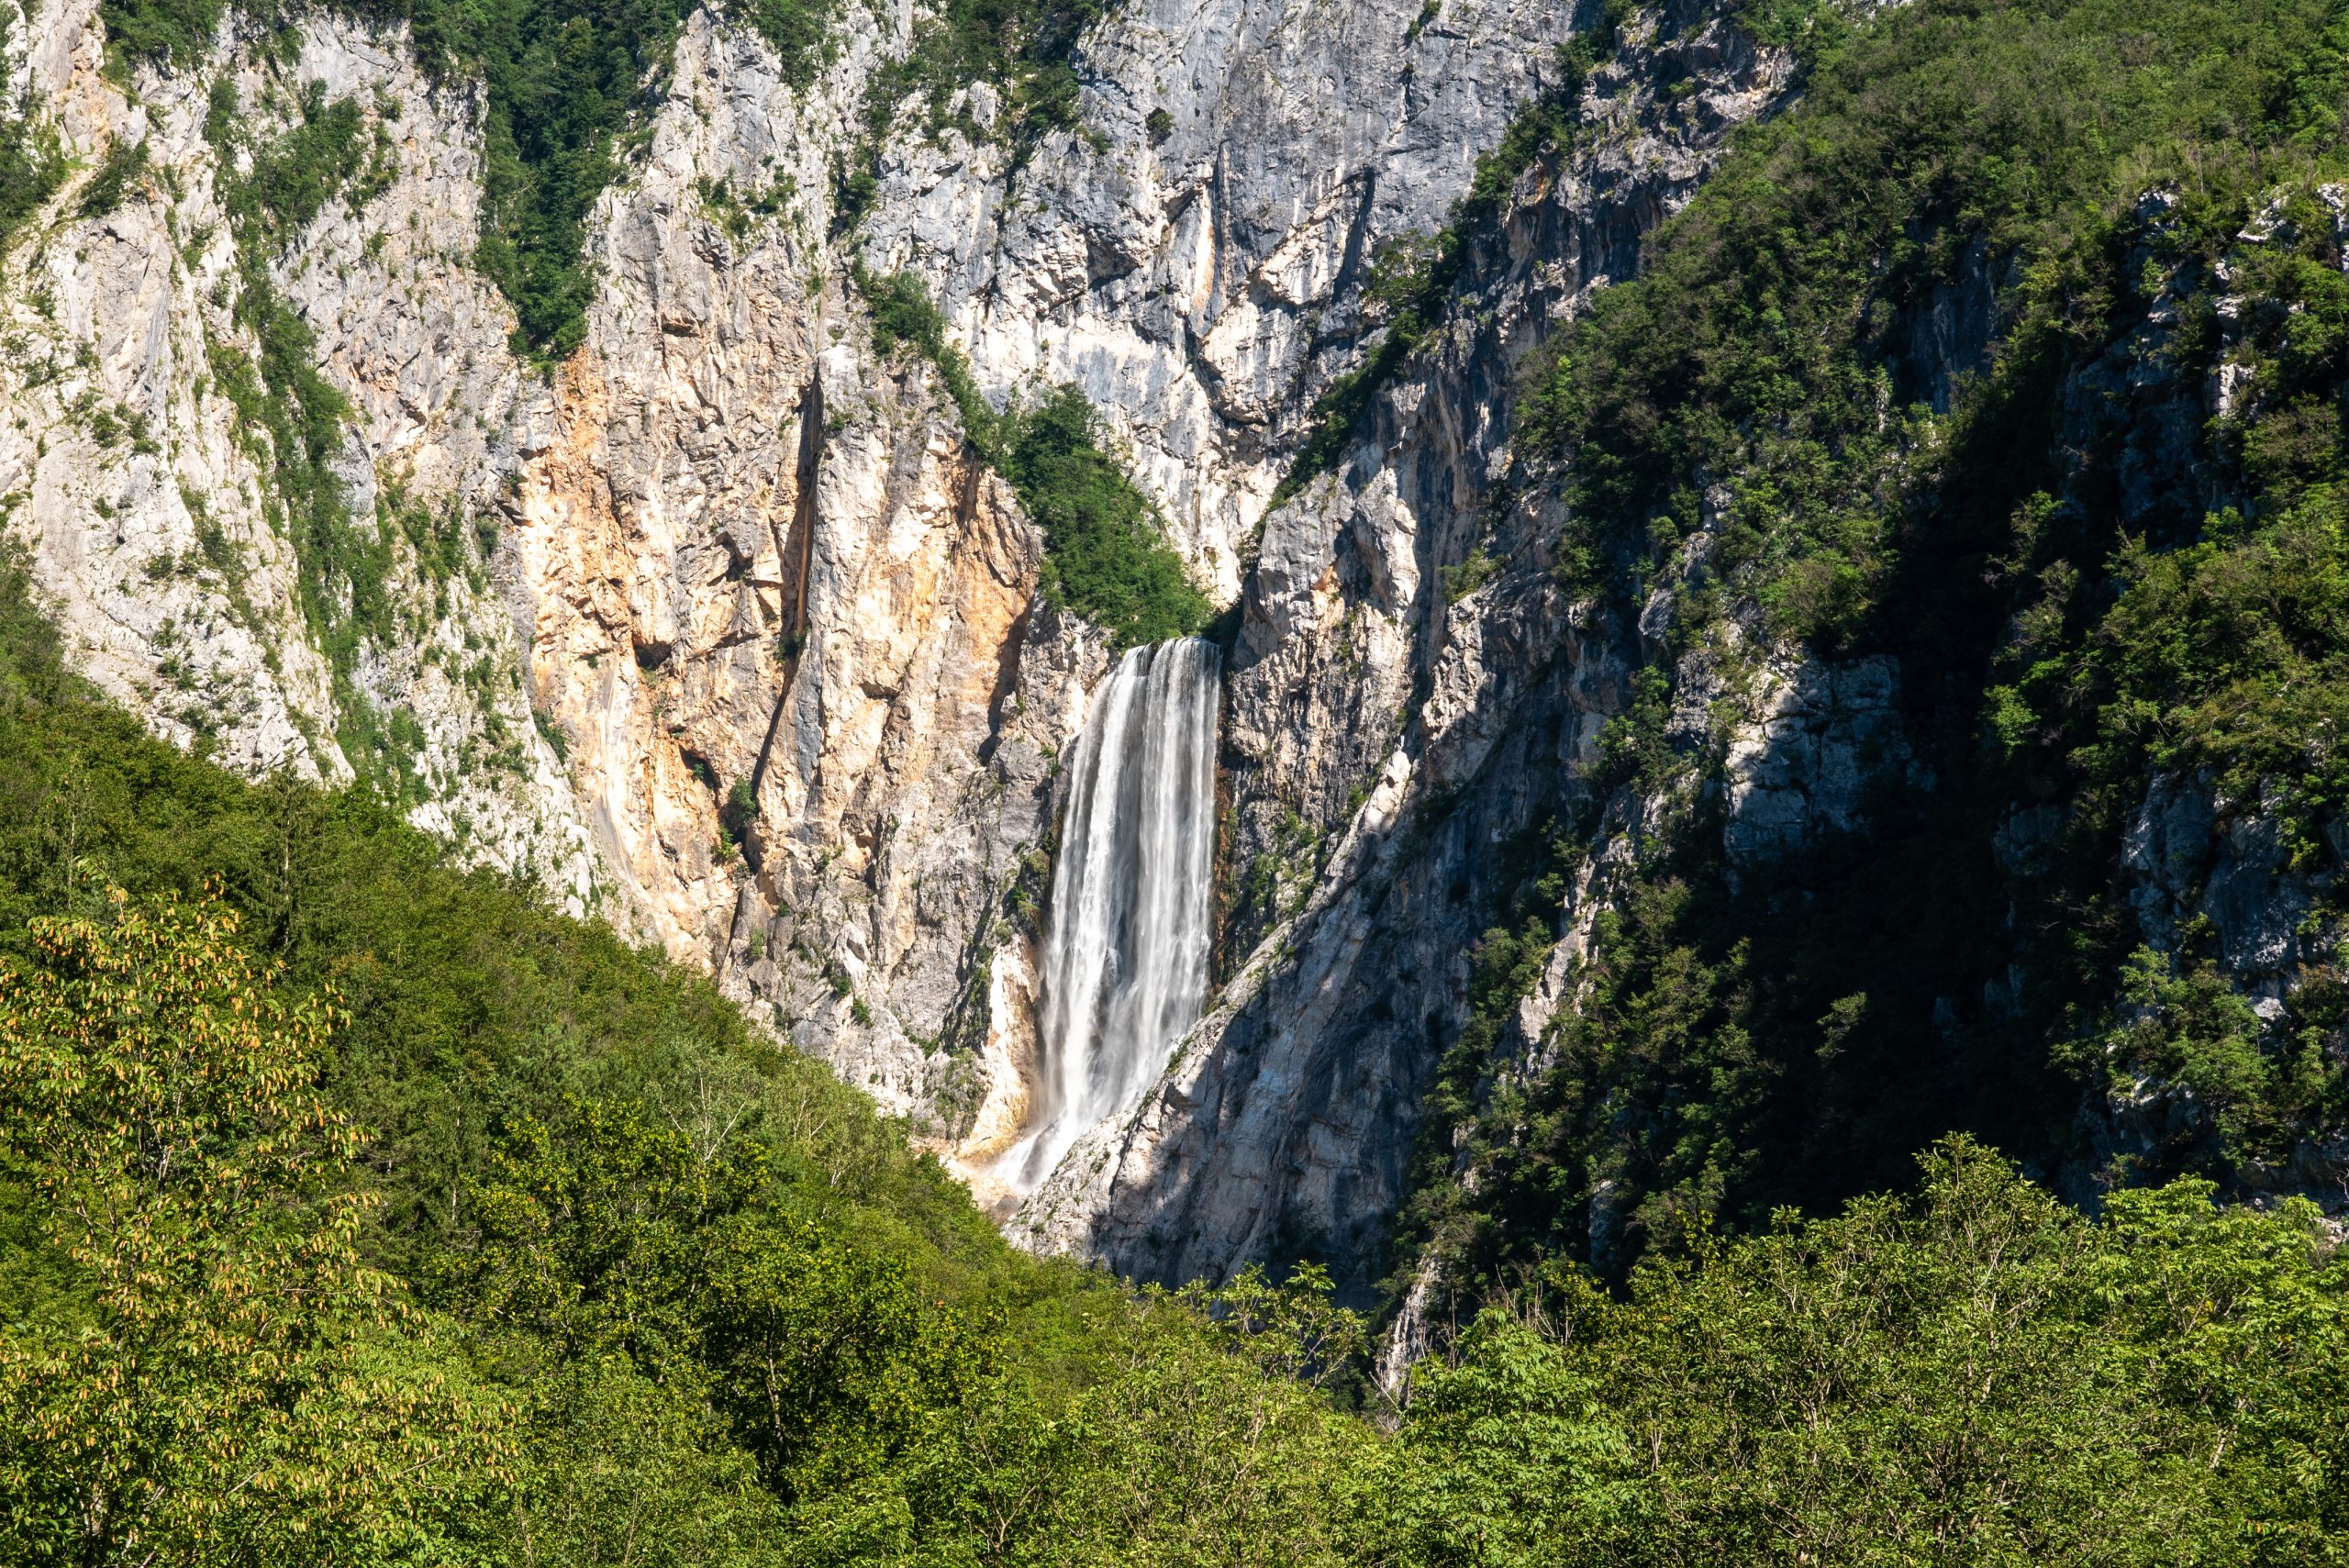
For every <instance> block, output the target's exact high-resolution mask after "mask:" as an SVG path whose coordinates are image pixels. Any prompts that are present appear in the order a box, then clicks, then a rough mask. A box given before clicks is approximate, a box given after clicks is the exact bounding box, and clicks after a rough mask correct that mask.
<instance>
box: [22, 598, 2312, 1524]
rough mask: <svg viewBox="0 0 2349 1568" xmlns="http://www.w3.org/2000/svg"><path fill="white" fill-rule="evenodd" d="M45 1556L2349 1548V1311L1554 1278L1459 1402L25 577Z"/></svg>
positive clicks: (1978, 1218) (25, 898)
mask: <svg viewBox="0 0 2349 1568" xmlns="http://www.w3.org/2000/svg"><path fill="white" fill-rule="evenodd" d="M0 623H4V624H5V649H4V650H0V805H5V810H0V823H5V826H4V827H0V865H5V868H6V880H5V884H0V885H5V889H6V902H5V906H0V954H5V971H0V976H4V977H0V1554H5V1556H6V1560H7V1561H10V1562H26V1563H42V1564H49V1563H55V1564H66V1563H76V1564H89V1563H109V1564H111V1563H125V1564H128V1563H146V1562H174V1563H237V1564H244V1563H252V1564H281V1563H282V1564H289V1565H290V1564H353V1565H360V1564H365V1565H373V1564H391V1563H398V1564H409V1563H414V1564H442V1563H446V1564H461V1563H462V1564H473V1563H480V1564H514V1563H582V1562H592V1563H640V1562H641V1563H663V1564H668V1563H674V1564H689V1563H690V1564H700V1563H709V1564H719V1563H724V1564H735V1563H778V1564H782V1563H810V1564H813V1563H875V1564H879V1563H892V1564H915V1563H919V1564H931V1563H936V1564H981V1563H1006V1564H1009V1563H1021V1564H1026V1563H1037V1564H1041V1563H1136V1564H1140V1563H1169V1564H1178V1563H1179V1564H1191V1563H1196V1564H1200V1565H1206V1564H1231V1563H1249V1564H1254V1563H1262V1564H1267V1565H1271V1564H1290V1563H1312V1562H1330V1563H1339V1562H1347V1563H1391V1564H1397V1565H1402V1564H1414V1565H1416V1564H1428V1565H1436V1564H1480V1565H1481V1564H1493V1565H1500V1564H1533V1563H1554V1562H1656V1563H1693V1562H1724V1561H1740V1562H1742V1561H1768V1562H1790V1563H1791V1562H1947V1563H1952V1564H1955V1563H1961V1562H1964V1563H1981V1562H2047V1561H2080V1562H2088V1561H2096V1562H2145V1563H2153V1562H2211V1563H2236V1562H2240V1563H2246V1564H2248V1563H2287V1562H2290V1563H2316V1562H2336V1561H2341V1560H2343V1556H2344V1554H2345V1552H2349V1491H2344V1489H2343V1488H2342V1487H2341V1486H2340V1485H2338V1480H2339V1477H2340V1476H2341V1474H2342V1473H2343V1465H2344V1464H2349V1421H2345V1420H2344V1413H2349V1258H2344V1257H2343V1256H2341V1255H2339V1252H2338V1250H2337V1248H2336V1247H2335V1246H2334V1245H2333V1244H2332V1241H2331V1240H2330V1236H2329V1233H2328V1232H2327V1230H2326V1229H2325V1228H2324V1226H2323V1225H2322V1223H2321V1220H2320V1218H2319V1217H2318V1216H2317V1214H2316V1212H2315V1211H2314V1209H2313V1208H2312V1207H2310V1206H2309V1205H2307V1204H2305V1203H2298V1202H2296V1203H2288V1204H2285V1205H2282V1206H2280V1207H2276V1208H2274V1209H2272V1210H2270V1211H2267V1212H2252V1211H2249V1210H2243V1209H2230V1208H2226V1207H2219V1206H2217V1205H2215V1204H2214V1203H2213V1202H2212V1192H2211V1188H2210V1184H2208V1183H2207V1182H2201V1181H2198V1180H2195V1179H2191V1178H2188V1179H2185V1180H2181V1181H2179V1182H2176V1183H2174V1184H2168V1185H2165V1186H2162V1187H2157V1188H2149V1189H2144V1190H2140V1191H2136V1192H2132V1193H2129V1194H2125V1195H2120V1196H2118V1197H2116V1198H2115V1200H2114V1201H2113V1202H2111V1203H2110V1205H2108V1206H2107V1207H2106V1210H2105V1212H2104V1213H2103V1214H2102V1215H2100V1216H2099V1217H2098V1218H2094V1219H2090V1218H2086V1217H2083V1216H2082V1215H2080V1214H2078V1213H2076V1212H2075V1211H2073V1210H2071V1209H2069V1208H2067V1207H2064V1206H2063V1205H2061V1204H2060V1203H2058V1202H2056V1201H2055V1200H2054V1199H2053V1198H2052V1197H2051V1196H2049V1195H2047V1194H2045V1193H2043V1192H2042V1191H2040V1190H2038V1189H2037V1188H2035V1187H2033V1186H2032V1184H2030V1183H2028V1182H2027V1181H2025V1180H2023V1179H2022V1178H2021V1176H2020V1175H2019V1174H2018V1173H2017V1172H2016V1171H2015V1170H2014V1169H2013V1168H2012V1167H2011V1166H2010V1165H2009V1164H2007V1163H2006V1162H2004V1161H2002V1160H2001V1159H1999V1158H1998V1156H1997V1155H1996V1154H1995V1153H1994V1152H1992V1151H1988V1150H1987V1149H1984V1148H1982V1147H1980V1146H1978V1145H1976V1144H1973V1143H1970V1142H1967V1141H1965V1140H1955V1141H1950V1142H1945V1143H1943V1144H1941V1145H1938V1146H1936V1147H1934V1148H1932V1149H1931V1150H1928V1151H1925V1152H1924V1153H1923V1155H1922V1156H1921V1159H1920V1166H1919V1168H1918V1170H1917V1171H1916V1173H1914V1175H1913V1176H1912V1178H1911V1180H1910V1181H1909V1183H1908V1184H1907V1185H1906V1187H1905V1189H1904V1190H1903V1191H1902V1192H1901V1193H1899V1194H1898V1195H1888V1196H1881V1197H1871V1198H1866V1199H1863V1200H1859V1201H1857V1202H1855V1203H1854V1204H1852V1205H1851V1206H1850V1207H1847V1208H1846V1209H1844V1210H1843V1211H1842V1212H1840V1213H1838V1214H1835V1215H1832V1216H1831V1217H1824V1218H1810V1219H1805V1218H1801V1217H1799V1216H1798V1215H1796V1214H1794V1213H1792V1212H1787V1213H1785V1214H1782V1215H1780V1216H1778V1217H1777V1218H1776V1219H1775V1220H1774V1221H1773V1223H1772V1224H1771V1225H1770V1226H1769V1227H1768V1228H1767V1229H1765V1230H1763V1231H1760V1232H1757V1233H1754V1234H1750V1235H1744V1236H1730V1235H1727V1234H1724V1233H1719V1232H1714V1231H1711V1230H1709V1229H1702V1228H1699V1229H1694V1230H1692V1231H1691V1232H1690V1233H1689V1234H1688V1235H1687V1236H1686V1237H1685V1238H1682V1239H1681V1240H1680V1241H1679V1243H1678V1244H1676V1245H1675V1246H1673V1247H1670V1248H1660V1249H1658V1250H1656V1251H1655V1252H1654V1253H1653V1254H1652V1256H1651V1258H1650V1259H1649V1260H1648V1261H1647V1262H1644V1263H1642V1266H1641V1267H1640V1268H1639V1269H1638V1270H1637V1271H1636V1272H1635V1273H1633V1274H1632V1275H1631V1279H1630V1280H1629V1282H1628V1284H1627V1285H1626V1286H1625V1287H1624V1288H1622V1289H1620V1290H1609V1288H1607V1287H1606V1286H1605V1285H1603V1284H1600V1283H1599V1282H1598V1281H1597V1280H1595V1279H1594V1278H1593V1277H1592V1276H1590V1275H1588V1274H1587V1273H1584V1272H1582V1271H1580V1270H1578V1269H1576V1268H1575V1267H1573V1266H1571V1265H1570V1264H1567V1263H1565V1262H1562V1261H1553V1262H1549V1263H1545V1264H1542V1265H1541V1266H1537V1267H1534V1268H1531V1269H1528V1270H1526V1271H1524V1272H1523V1273H1520V1274H1519V1275H1518V1276H1516V1277H1515V1278H1513V1279H1512V1281H1511V1282H1510V1283H1509V1284H1508V1287H1507V1288H1505V1289H1501V1290H1497V1291H1496V1292H1495V1293H1494V1294H1493V1296H1492V1299H1491V1300H1490V1301H1489V1302H1487V1303H1486V1305H1485V1306H1484V1307H1482V1308H1481V1309H1480V1310H1479V1311H1477V1312H1476V1313H1475V1316H1474V1317H1473V1318H1470V1319H1469V1320H1467V1321H1465V1322H1464V1323H1461V1324H1459V1325H1457V1326H1456V1328H1457V1330H1458V1331H1457V1332H1456V1334H1454V1335H1453V1336H1451V1337H1450V1338H1449V1340H1448V1342H1447V1344H1446V1347H1445V1349H1444V1351H1442V1354H1441V1355H1439V1356H1438V1357H1436V1358H1435V1359H1433V1360H1431V1362H1428V1363H1425V1364H1423V1365H1422V1366H1420V1367H1419V1369H1417V1370H1416V1371H1415V1373H1413V1375H1412V1378H1411V1384H1410V1397H1409V1399H1408V1405H1407V1406H1405V1407H1403V1408H1402V1409H1400V1410H1399V1411H1398V1410H1397V1409H1396V1408H1395V1407H1393V1405H1392V1404H1391V1403H1389V1402H1387V1401H1386V1400H1384V1399H1382V1398H1381V1397H1380V1396H1377V1395H1376V1394H1375V1390H1374V1389H1373V1387H1372V1385H1371V1384H1370V1383H1369V1381H1368V1379H1367V1378H1366V1376H1365V1366H1364V1349H1365V1333H1366V1329H1367V1325H1366V1324H1365V1322H1364V1319H1363V1318H1360V1317H1358V1316H1357V1315H1355V1314H1354V1313H1353V1312H1350V1311H1348V1310H1345V1309H1343V1308H1341V1307H1335V1306H1333V1305H1332V1304H1331V1302H1330V1294H1329V1289H1328V1283H1327V1280H1326V1278H1325V1277H1324V1276H1322V1275H1320V1274H1319V1273H1318V1272H1317V1271H1315V1270H1314V1269H1312V1268H1311V1267H1309V1266H1307V1267H1302V1268H1298V1269H1295V1270H1292V1271H1286V1275H1285V1277H1283V1278H1280V1279H1278V1280H1275V1279H1273V1278H1271V1277H1269V1276H1267V1275H1266V1274H1265V1273H1263V1272H1261V1271H1253V1270H1252V1271H1248V1272H1245V1273H1242V1274H1241V1275H1240V1276H1238V1277H1237V1278H1235V1279H1234V1280H1232V1281H1230V1282H1228V1283H1227V1284H1223V1285H1221V1286H1220V1287H1215V1288H1209V1287H1207V1286H1194V1287H1191V1288H1189V1289H1186V1290H1182V1291H1176V1292H1171V1293H1170V1292H1165V1291H1158V1290H1148V1291H1135V1290H1132V1289H1130V1288H1127V1287H1124V1286H1121V1285H1120V1284H1119V1283H1118V1282H1116V1281H1114V1280H1111V1279H1108V1278H1107V1277H1105V1276H1103V1275H1101V1274H1099V1273H1095V1272H1088V1271H1086V1270H1084V1269H1082V1268H1080V1267H1078V1266H1076V1265H1074V1264H1073V1263H1069V1262H1061V1261H1043V1260H1039V1259H1035V1258H1031V1257H1029V1256H1026V1255H1023V1254H1020V1253H1018V1252H1015V1251H1011V1250H1010V1249H1009V1248H1008V1246H1006V1245H1005V1243H1004V1242H1002V1241H1001V1240H999V1239H998V1238H997V1237H996V1235H995V1233H994V1231H993V1230H992V1229H991V1228H990V1226H989V1225H988V1223H987V1221H986V1220H985V1218H983V1217H982V1216H981V1215H980V1213H979V1212H978V1210H977V1209H976V1208H974V1207H973V1206H972V1204H971V1203H970V1201H969V1199H968V1197H967V1195H965V1194H964V1193H963V1189H962V1188H961V1187H960V1186H959V1185H958V1184H955V1183H954V1182H953V1181H952V1180H951V1179H950V1178H949V1177H947V1176H946V1175H945V1173H943V1172H942V1171H941V1170H940V1168H939V1167H938V1166H937V1165H936V1163H935V1162H933V1161H932V1160H930V1158H928V1157H927V1156H922V1157H917V1156H915V1155H913V1154H911V1153H908V1152H907V1146H906V1144H905V1141H904V1131H903V1129H900V1128H897V1127H894V1126H892V1125H890V1124H888V1123H886V1122H885V1121H883V1120H882V1119H880V1118H878V1117H877V1116H875V1115H874V1112H873V1110H872V1108H871V1106H870V1103H869V1102H867V1101H865V1100H863V1098H862V1097H861V1096H860V1095H857V1094H856V1093H854V1092H853V1091H851V1090H849V1089H847V1088H845V1087H842V1086H841V1085H840V1084H837V1083H836V1082H834V1081H833V1080H832V1079H831V1078H830V1076H829V1073H827V1072H826V1071H825V1070H824V1069H823V1068H822V1067H821V1066H819V1065H818V1064H817V1063H814V1062H809V1061H807V1060H806V1059H803V1058H801V1057H798V1056H796V1055H795V1054H792V1053H790V1052H788V1051H784V1050H779V1049H777V1048H776V1047H774V1046H773V1045H771V1044H768V1043H766V1042H764V1041H763V1040H762V1039H761V1038H759V1037H758V1036H756V1035H755V1034H753V1033H752V1031H751V1030H750V1029H748V1028H747V1027H746V1026H745V1024H744V1023H743V1021H742V1019H741V1018H740V1015H739V1014H737V1013H736V1012H734V1011H733V1010H732V1008H731V1006H729V1004H727V1003H726V1002H725V1001H724V1000H723V999H721V998H720V997H719V996H718V995H717V994H716V992H715V991H714V990H713V989H712V988H711V987H710V985H709V984H708V983H707V981H705V980H703V979H701V978H699V977H697V976H695V975H692V974H689V973H685V972H683V971H680V970H678V969H677V968H675V967H674V966H672V965H670V964H668V963H666V962H664V961H662V959H660V958H658V957H657V956H655V955H653V954H651V953H648V952H643V951H632V950H630V949H629V948H628V947H626V946H624V945H623V944H621V943H620V942H618V940H615V939H614V938H613V937H612V936H611V935H609V934H608V933H607V932H606V931H604V930H602V929H599V928H597V927H595V926H592V925H587V924H583V923H581V922H578V921H574V920H571V919H567V918H564V917H561V916H558V915H555V914H552V913H550V912H549V911H548V910H547V909H546V908H545V907H544V906H543V905H542V904H541V903H540V901H539V900H538V899H537V898H535V897H534V896H533V895H532V893H531V891H530V890H529V889H527V888H521V887H516V886H512V885H509V884H503V883H501V882H499V881H497V880H495V879H493V878H491V877H488V876H485V875H483V874H480V873H460V872H457V871H454V870H451V869H450V868H449V867H448V866H447V865H446V864H445V863H443V859H442V856H441V853H440V851H438V850H437V849H436V848H435V847H434V846H433V845H431V844H430V843H429V841H428V840H424V839H423V838H422V837H421V836H420V835H418V834H417V833H415V832H414V831H412V830H410V829H408V828H406V827H404V826H402V825H401V824H400V823H399V821H398V820H397V818H396V817H395V816H394V815H393V814H392V813H391V812H390V811H389V810H388V809H386V808H385V807H384V806H383V805H382V804H380V803H379V802H378V801H376V800H374V799H373V798H372V797H370V796H368V795H364V794H362V793H359V792H355V791H354V792H349V793H344V794H340V795H333V794H326V793H321V792H318V791H316V790H311V789H307V788H305V787H302V786H299V785H295V784H262V785H256V784H246V783H243V782H240V781H239V780H237V779H235V778H233V777H231V776H230V775H228V774H227V773H224V772H222V771H221V770H219V769H218V768H217V767H215V766H213V765H211V764H210V763H207V762H203V761H201V760H197V759H193V758H190V757H187V756H185V755H183V754H181V753H179V752H177V751H173V749H171V748H169V747H167V746H164V745H162V744H161V743H159V742H156V741H153V740H149V739H147V738H146V737H145V736H144V735H142V734H141V733H140V732H139V728H138V727H137V726H136V724H135V723H134V722H133V721H132V720H130V719H129V718H128V717H126V716H124V715H122V714H120V713H118V712H117V711H115V710H112V709H110V708H108V707H106V706H104V705H102V704H100V703H98V702H96V701H95V700H94V699H93V698H92V696H91V695H90V694H88V693H87V692H85V691H84V690H83V689H81V688H80V687H79V686H78V685H77V684H76V683H75V681H74V680H73V678H72V676H71V675H69V674H67V673H65V672H64V671H63V670H62V669H61V664H60V662H59V659H58V655H57V652H56V650H55V648H54V646H53V643H52V641H51V639H50V633H49V632H48V629H47V628H46V625H45V623H44V622H43V621H42V619H41V617H39V614H38V612H37V609H36V608H35V607H34V606H31V605H30V604H29V603H28V595H27V593H26V587H25V583H24V578H23V574H22V573H21V571H20V570H17V569H13V568H12V569H10V570H9V571H8V572H7V573H6V576H5V579H0Z"/></svg>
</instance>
